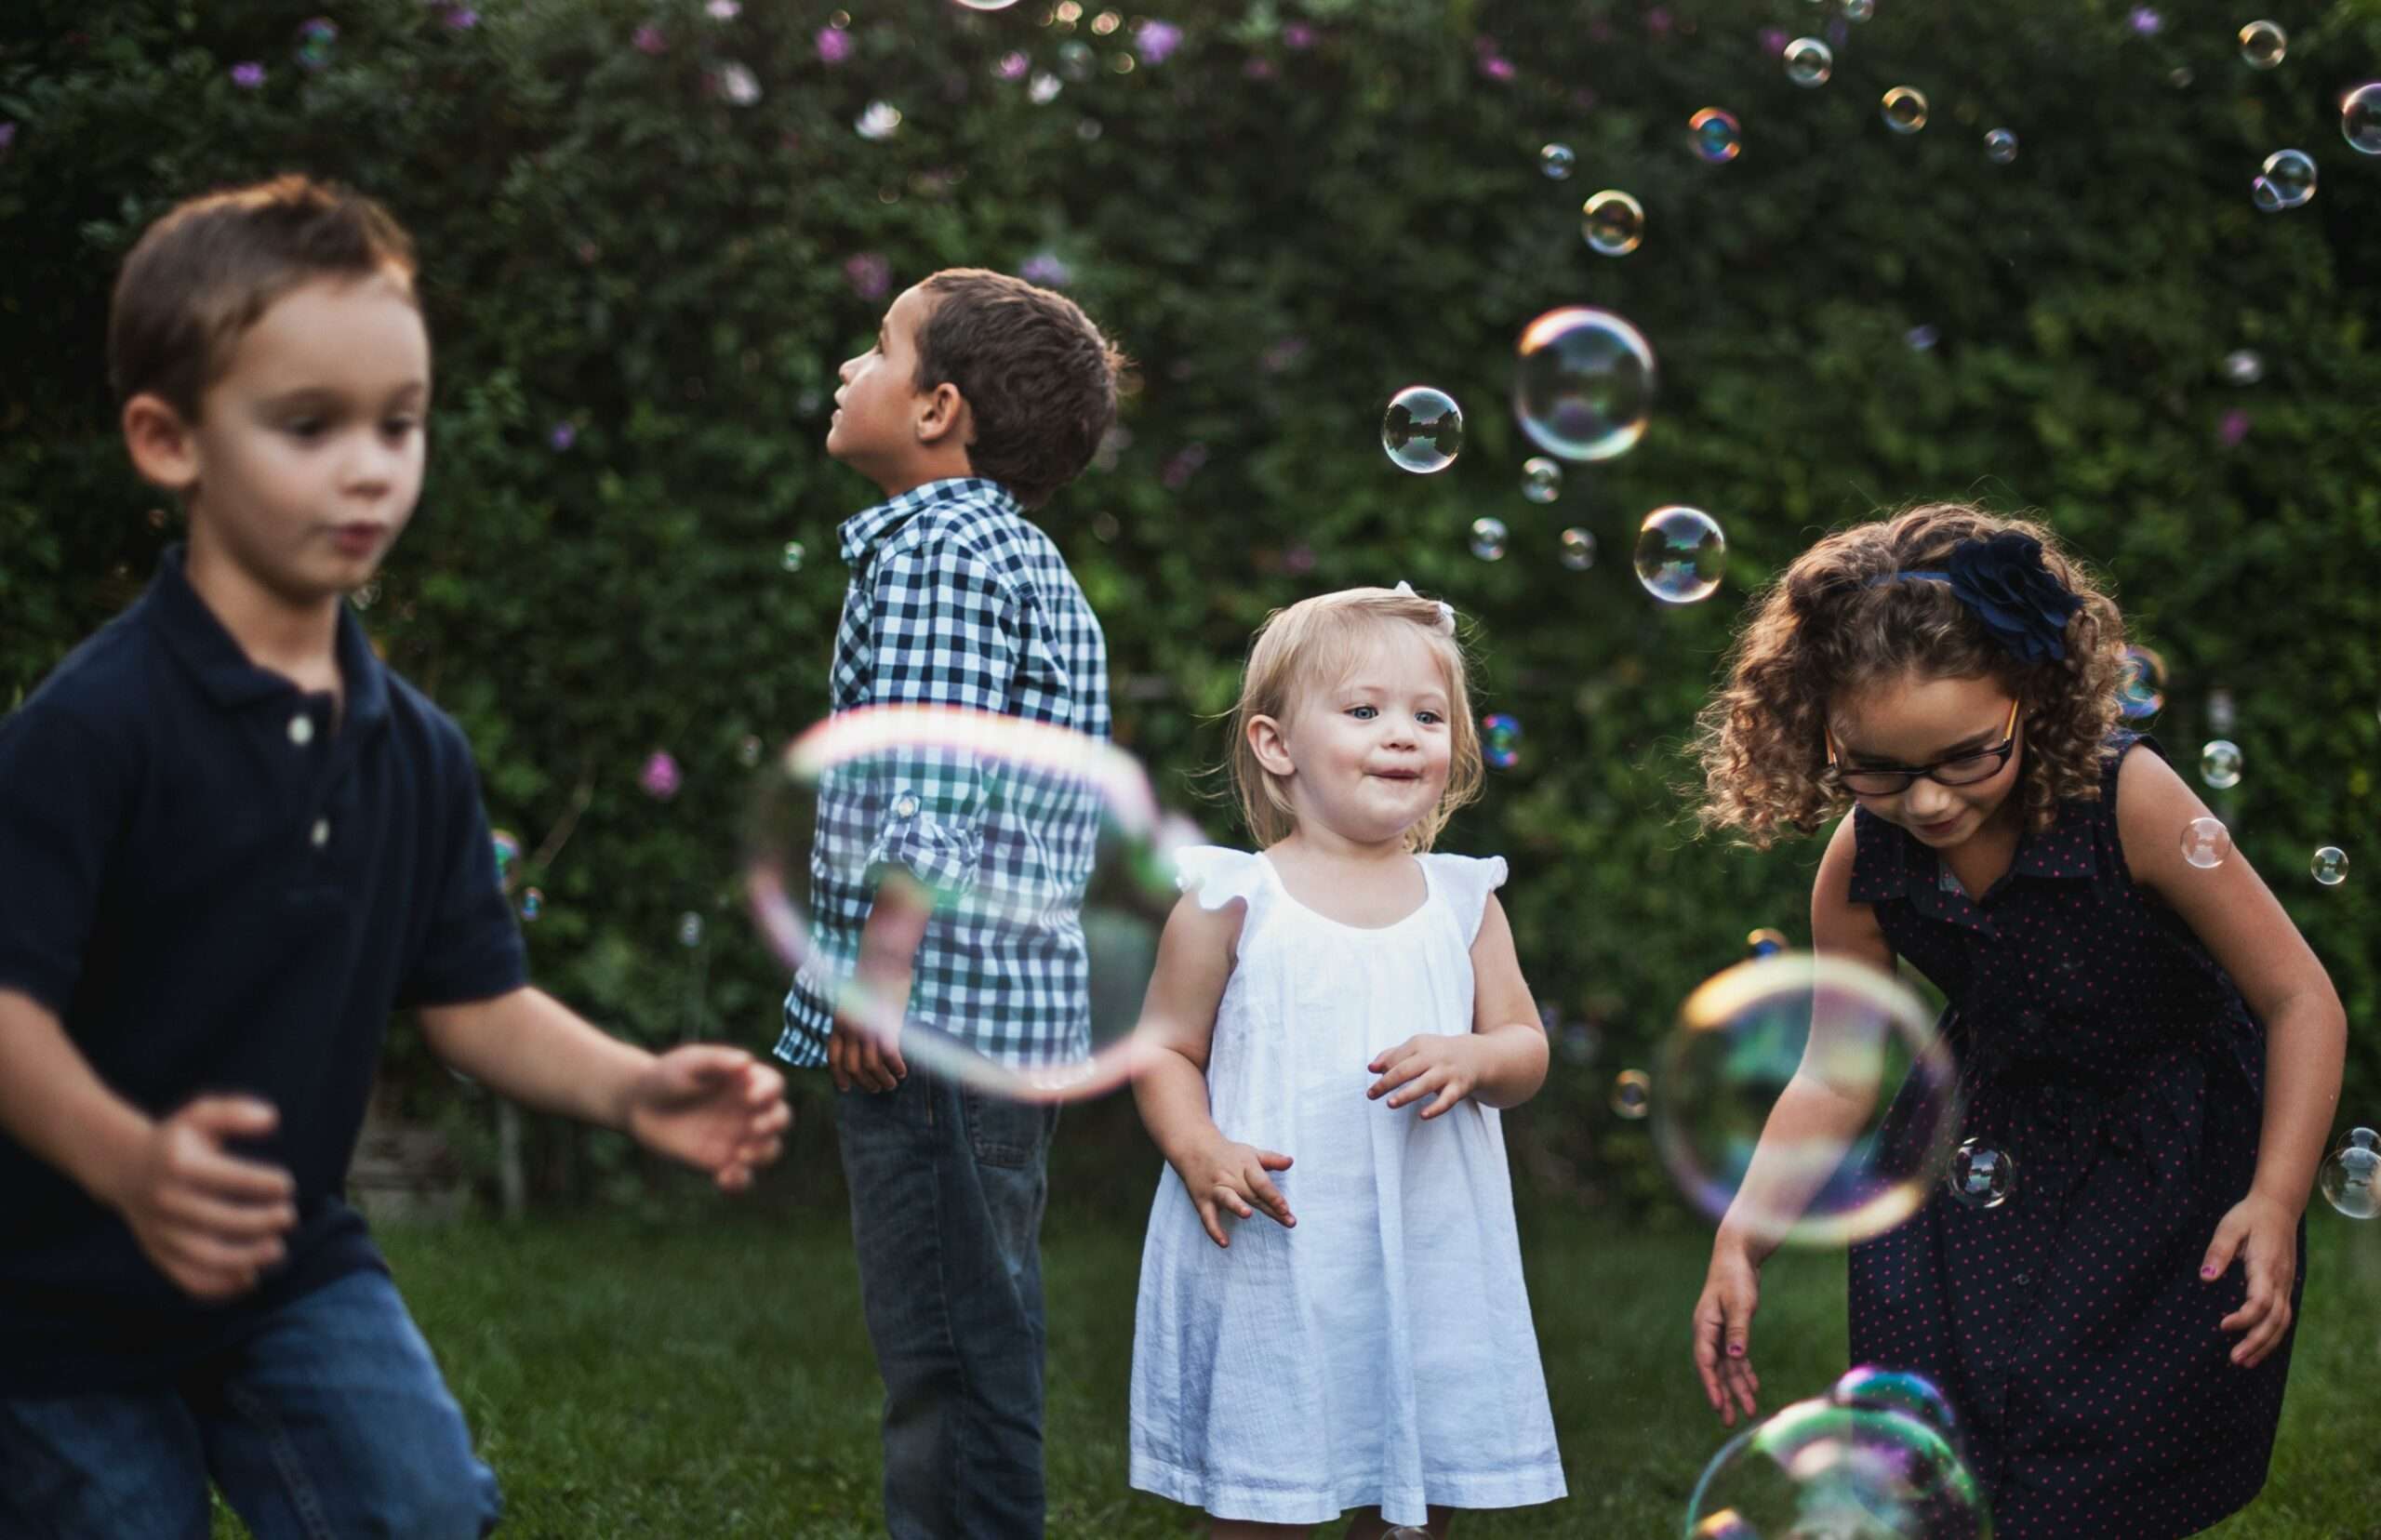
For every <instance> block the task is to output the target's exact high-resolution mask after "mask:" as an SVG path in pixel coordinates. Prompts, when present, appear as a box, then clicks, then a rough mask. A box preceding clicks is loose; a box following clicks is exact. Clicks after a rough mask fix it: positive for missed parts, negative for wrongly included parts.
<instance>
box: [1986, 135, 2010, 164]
mask: <svg viewBox="0 0 2381 1540" xmlns="http://www.w3.org/2000/svg"><path fill="white" fill-rule="evenodd" d="M1984 158H1985V159H1987V160H1989V161H1990V162H1991V163H1992V164H1993V165H1995V166H2006V165H2008V164H2009V163H2010V162H2011V161H2013V160H2015V159H2016V158H2017V136H2016V135H2015V134H2013V133H2011V132H2010V131H2009V130H2008V129H2006V128H1995V129H1994V130H1992V132H1990V133H1989V134H1987V135H1985V136H1984Z"/></svg>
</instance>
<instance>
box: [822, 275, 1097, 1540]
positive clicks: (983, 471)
mask: <svg viewBox="0 0 2381 1540" xmlns="http://www.w3.org/2000/svg"><path fill="white" fill-rule="evenodd" d="M1121 365H1122V359H1121V358H1120V356H1119V355H1118V353H1117V352H1116V351H1115V350H1114V348H1113V347H1111V345H1110V343H1109V342H1108V340H1107V339H1105V338H1103V337H1102V336H1101V335H1100V333H1099V331H1098V329H1097V327H1095V326H1094V325H1092V323H1091V322H1090V320H1089V319H1088V318H1086V317H1085V316H1084V313H1083V312H1082V311H1081V310H1080V309H1078V308H1077V307H1076V306H1075V304H1074V303H1073V301H1071V300H1070V299H1066V298H1065V297H1064V296H1062V295H1057V294H1053V293H1051V292H1050V291H1048V290H1046V289H1042V288H1037V287H1035V286H1033V285H1031V284H1027V283H1025V282H1023V281H1021V280H1019V279H1016V278H1010V277H1006V276H1004V275H1002V274H999V273H994V272H983V271H981V270H978V269H952V270H949V271H946V272H938V273H936V274H934V275H933V276H932V277H930V278H927V279H926V280H924V282H923V283H920V284H919V285H916V286H915V287H913V288H911V289H909V290H907V291H906V292H904V293H903V294H902V295H901V296H900V297H899V298H898V299H895V300H894V301H893V304H892V307H891V308H890V309H889V310H887V311H886V312H885V320H884V324H883V325H882V326H881V327H880V329H879V330H878V333H877V336H876V339H875V345H874V346H873V347H871V348H870V349H869V351H868V352H864V353H862V354H860V355H859V356H858V357H857V358H854V359H851V360H849V361H848V362H846V363H845V365H843V368H842V371H841V375H842V379H843V388H842V389H841V390H839V391H837V392H836V393H835V405H836V412H835V416H834V419H833V421H832V423H831V425H830V427H829V428H828V431H827V452H828V453H829V454H831V455H833V456H834V457H835V458H837V459H840V460H842V461H843V462H844V463H845V464H846V465H848V466H850V467H851V468H852V469H854V470H856V471H859V472H860V473H861V474H862V475H865V476H866V477H868V478H869V480H871V481H872V482H874V483H876V485H878V486H880V487H882V488H883V489H884V492H885V499H886V500H885V501H884V502H882V503H879V504H878V505H877V506H875V507H873V508H871V509H868V510H867V511H863V512H861V513H858V514H856V515H855V516H853V517H852V518H851V519H849V520H846V521H845V524H844V525H843V529H842V532H841V533H842V551H843V557H844V561H845V564H846V565H847V566H849V567H850V568H851V582H850V587H849V588H848V590H847V591H845V599H844V614H843V621H842V624H841V626H840V628H839V629H838V631H837V633H836V638H835V657H834V663H833V668H832V671H831V675H830V680H829V684H830V690H831V697H832V704H833V708H834V710H835V711H836V712H837V713H838V714H841V713H845V712H850V711H856V710H863V709H866V708H871V707H880V706H910V707H917V706H924V707H947V708H954V709H959V710H967V711H976V712H990V713H992V714H995V715H997V716H1001V717H1004V718H1010V719H1015V720H1018V721H1022V722H1027V723H1034V724H1046V725H1050V726H1054V727H1057V728H1060V729H1064V730H1066V731H1068V732H1071V733H1075V734H1080V735H1083V736H1084V737H1088V738H1093V739H1099V740H1105V739H1106V738H1107V737H1108V731H1109V717H1108V653H1107V644H1106V642H1105V640H1104V639H1103V638H1102V636H1101V634H1100V630H1099V622H1098V620H1097V617H1094V616H1093V614H1092V613H1091V606H1090V604H1089V603H1088V602H1087V601H1085V599H1084V594H1083V590H1082V589H1081V588H1080V587H1078V586H1077V585H1076V583H1075V580H1074V576H1073V574H1072V573H1071V572H1069V571H1068V570H1067V564H1066V561H1065V559H1064V558H1063V557H1062V556H1061V555H1060V554H1059V552H1058V549H1057V546H1056V545H1054V544H1053V543H1052V542H1051V540H1050V538H1049V537H1048V536H1046V535H1044V533H1043V532H1042V531H1041V530H1040V529H1039V528H1038V527H1036V526H1035V525H1034V524H1032V523H1031V520H1030V519H1029V518H1028V517H1027V513H1028V512H1029V511H1031V510H1034V509H1039V508H1040V507H1042V506H1043V505H1044V503H1045V502H1047V501H1048V500H1049V498H1050V497H1051V495H1052V494H1054V493H1056V492H1057V490H1058V489H1059V488H1060V487H1062V486H1064V485H1066V484H1067V483H1068V482H1070V481H1071V480H1073V479H1074V477H1075V476H1076V475H1078V474H1079V473H1081V471H1083V468H1084V466H1085V465H1087V464H1089V463H1090V460H1091V457H1092V453H1093V451H1094V450H1095V449H1097V447H1098V445H1099V441H1100V438H1101V436H1102V435H1103V434H1105V433H1106V431H1108V427H1109V425H1110V423H1111V421H1112V420H1113V419H1114V417H1115V410H1116V379H1117V374H1118V371H1119V369H1120V367H1121ZM933 779H934V777H933V773H931V772H930V773H929V780H930V781H932V780H933ZM952 779H953V777H951V776H949V775H947V774H946V775H944V776H943V777H941V779H940V781H939V782H937V783H935V784H928V785H925V786H924V788H923V790H925V792H926V795H925V796H924V797H921V796H919V795H916V794H913V793H909V792H906V791H905V792H904V793H902V794H899V795H893V796H885V797H877V796H873V795H871V796H858V795H854V796H842V795H839V794H838V793H837V791H836V790H835V786H834V783H833V782H832V781H831V780H830V781H829V782H828V783H826V784H825V785H824V786H822V792H821V796H820V801H819V814H818V835H817V844H818V850H819V852H820V853H821V854H820V855H819V856H818V858H815V859H814V860H813V862H812V887H811V895H810V906H809V907H810V911H811V936H810V943H811V950H810V962H809V963H806V964H805V967H804V969H803V970H802V972H801V973H800V974H799V975H797V976H796V977H795V979H794V981H793V988H792V989H791V991H790V992H789V993H788V995H787V997H786V1002H785V1030H784V1035H783V1036H782V1037H781V1038H780V1040H779V1041H778V1049H777V1052H778V1056H779V1057H781V1058H783V1059H784V1060H786V1061H787V1062H788V1063H790V1064H792V1065H795V1066H798V1067H805V1068H818V1067H821V1066H823V1067H824V1068H825V1069H827V1070H828V1072H829V1073H830V1074H831V1076H832V1077H833V1079H834V1082H835V1092H836V1095H835V1126H836V1135H837V1139H838V1142H839V1144H840V1146H841V1148H842V1153H843V1160H844V1172H845V1178H846V1180H847V1182H848V1185H849V1187H850V1188H851V1203H852V1233H853V1238H854V1241H855V1242H856V1243H857V1247H858V1255H859V1268H860V1290H861V1298H862V1305H863V1308H864V1312H865V1314H866V1316H867V1319H868V1330H869V1337H870V1340H871V1343H872V1344H873V1345H874V1347H875V1350H876V1361H877V1368H878V1370H879V1372H880V1373H881V1374H883V1375H884V1378H885V1423H884V1435H885V1521H886V1526H887V1528H888V1529H889V1530H890V1532H891V1533H892V1534H893V1535H894V1536H895V1537H896V1540H912V1537H921V1540H922V1537H925V1536H942V1535H952V1536H956V1535H961V1534H964V1535H967V1536H970V1537H976V1536H1007V1535H1017V1536H1034V1535H1039V1534H1040V1533H1042V1530H1043V1483H1042V1343H1043V1315H1042V1283H1041V1268H1040V1258H1039V1236H1040V1232H1041V1225H1042V1210H1043V1202H1044V1194H1045V1190H1046V1184H1045V1179H1044V1166H1045V1162H1046V1160H1047V1156H1048V1152H1049V1145H1050V1135H1051V1132H1052V1130H1053V1128H1054V1126H1055V1125H1056V1122H1057V1112H1056V1109H1053V1108H1050V1107H1046V1106H1039V1105H1033V1104H1030V1103H1023V1102H1012V1101H1007V1100H1004V1099H1003V1098H1000V1097H997V1096H991V1095H984V1094H982V1093H981V1092H978V1091H976V1090H972V1089H967V1088H964V1087H963V1086H962V1085H960V1084H959V1083H957V1082H953V1081H951V1080H948V1079H945V1078H942V1077H939V1076H936V1075H933V1074H929V1073H926V1072H924V1071H923V1070H920V1071H918V1072H914V1073H913V1072H912V1071H911V1069H910V1067H909V1066H908V1065H907V1064H906V1063H905V1062H904V1060H903V1058H902V1055H901V1053H900V1050H899V1047H898V1044H897V1043H893V1042H884V1041H882V1040H881V1039H880V1038H879V1037H878V1036H877V1035H874V1034H871V1033H868V1032H865V1031H862V1030H860V1029H856V1028H855V1027H854V1026H853V1025H852V1024H851V1022H850V1021H849V1019H848V1018H846V1019H844V1020H840V1021H839V1020H838V1017H837V1013H836V1010H835V1005H834V1001H835V997H836V995H837V993H838V992H839V990H841V989H843V988H845V986H846V981H847V980H848V981H850V982H851V983H854V984H856V985H857V986H858V988H860V989H865V990H867V991H868V992H869V993H870V995H871V996H872V997H873V998H875V999H878V1000H882V1001H889V1002H898V1003H900V1004H902V1005H903V1007H904V1008H903V1009H902V1010H901V1011H900V1012H898V1014H896V1015H895V1017H894V1018H895V1019H904V1020H907V1021H910V1022H913V1023H918V1024H922V1025H925V1026H930V1027H931V1028H933V1029H935V1030H936V1031H937V1032H938V1034H939V1035H941V1036H943V1037H946V1038H949V1039H955V1040H956V1041H957V1042H958V1043H959V1044H960V1045H962V1046H964V1048H967V1049H971V1050H973V1051H975V1052H977V1053H980V1054H982V1055H985V1056H986V1057H987V1058H989V1059H991V1060H993V1061H995V1062H997V1063H1002V1064H1006V1065H1012V1066H1022V1065H1031V1064H1035V1063H1043V1064H1047V1063H1052V1062H1061V1063H1063V1062H1068V1061H1077V1060H1081V1059H1082V1058H1083V1057H1084V1055H1086V1054H1087V1052H1088V1046H1089V1037H1090V998H1089V985H1090V980H1089V968H1088V963H1087V959H1086V957H1085V955H1084V939H1083V931H1082V927H1081V925H1080V923H1077V917H1078V916H1079V914H1080V909H1081V904H1082V899H1083V894H1084V884H1085V883H1086V882H1087V881H1088V878H1089V875H1090V866H1091V852H1092V849H1093V847H1094V844H1095V843H1096V836H1097V806H1096V805H1092V804H1086V803H1084V802H1083V801H1081V800H1080V799H1078V800H1075V801H1073V802H1068V801H1066V800H1063V799H1061V800H1059V801H1057V802H1056V803H1048V802H1043V803H1036V802H1032V801H1031V800H1029V799H1026V798H1021V797H1018V798H1004V797H997V796H987V795H984V794H982V793H981V789H980V788H977V787H972V786H967V785H964V784H958V785H954V784H951V782H952ZM846 856H848V857H849V858H848V859H846V858H845V857H846ZM979 882H980V883H991V884H994V885H1002V886H1006V887H1009V888H1011V889H1023V890H1030V891H1033V892H1035V893H1036V894H1037V895H1040V896H1044V897H1045V898H1046V899H1048V900H1049V902H1048V903H1047V905H1046V906H1037V909H1038V913H1037V914H1036V915H1035V916H1034V917H1031V918H1029V919H1028V920H1026V921H1025V922H1024V923H1010V924H1004V925H999V926H992V927H983V926H971V927H969V928H967V929H966V930H965V932H964V944H963V942H962V939H961V936H962V932H961V928H960V926H959V925H958V924H957V923H954V917H953V916H951V915H949V914H938V913H936V912H935V911H934V909H933V907H932V904H931V901H930V900H929V899H928V898H927V897H926V896H925V895H926V893H928V892H930V891H933V890H940V891H943V892H946V893H952V892H964V890H966V889H968V888H969V887H970V886H971V885H977V884H978V883H979Z"/></svg>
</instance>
